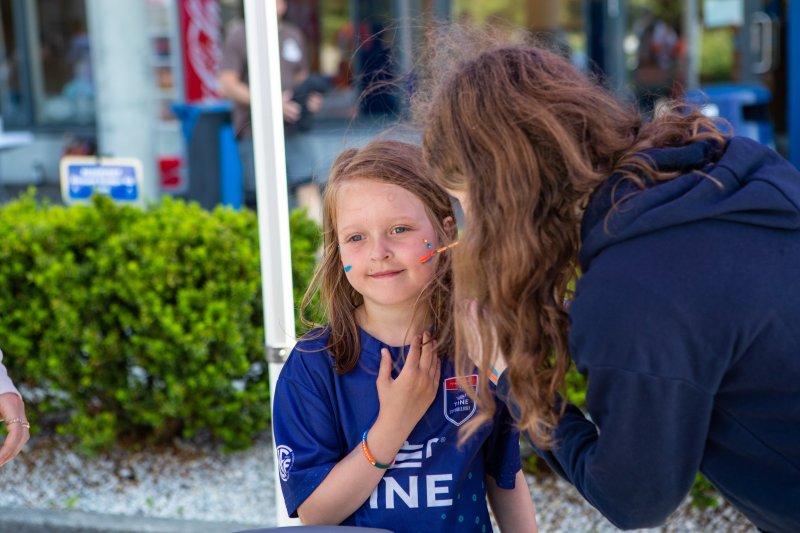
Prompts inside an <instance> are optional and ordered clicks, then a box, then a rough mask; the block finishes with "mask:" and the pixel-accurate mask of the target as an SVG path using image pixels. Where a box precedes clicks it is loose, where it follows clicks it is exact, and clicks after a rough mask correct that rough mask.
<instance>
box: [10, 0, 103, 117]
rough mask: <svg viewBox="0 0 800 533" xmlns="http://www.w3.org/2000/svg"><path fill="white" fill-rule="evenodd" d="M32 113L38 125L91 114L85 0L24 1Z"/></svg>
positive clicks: (90, 80)
mask: <svg viewBox="0 0 800 533" xmlns="http://www.w3.org/2000/svg"><path fill="white" fill-rule="evenodd" d="M25 5H26V7H28V9H29V11H28V13H27V14H26V15H27V16H28V17H29V20H30V23H29V26H28V27H30V28H33V29H34V31H33V32H31V33H30V34H29V35H28V46H29V52H30V58H31V61H30V71H31V80H30V83H31V86H32V87H31V88H32V92H33V95H34V116H35V120H36V122H37V123H38V124H59V123H62V124H63V123H67V124H87V123H91V122H93V121H94V117H95V102H94V99H95V90H94V79H93V76H92V61H91V53H90V48H91V43H90V40H89V33H88V31H87V27H86V6H85V0H36V2H26V3H25Z"/></svg>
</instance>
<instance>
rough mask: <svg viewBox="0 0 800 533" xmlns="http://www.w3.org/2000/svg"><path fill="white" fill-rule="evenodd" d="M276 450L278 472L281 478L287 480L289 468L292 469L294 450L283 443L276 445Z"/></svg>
mask: <svg viewBox="0 0 800 533" xmlns="http://www.w3.org/2000/svg"><path fill="white" fill-rule="evenodd" d="M276 451H277V453H278V473H279V474H280V476H281V479H282V480H284V481H288V479H289V470H291V469H292V465H293V464H294V451H292V449H291V448H289V447H288V446H286V445H284V444H281V445H280V446H278V447H277V448H276Z"/></svg>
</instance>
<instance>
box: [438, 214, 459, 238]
mask: <svg viewBox="0 0 800 533" xmlns="http://www.w3.org/2000/svg"><path fill="white" fill-rule="evenodd" d="M442 225H443V226H444V232H445V234H446V235H447V236H448V237H449V238H450V239H451V240H455V239H456V237H458V226H456V221H455V220H453V217H447V218H445V219H444V220H442Z"/></svg>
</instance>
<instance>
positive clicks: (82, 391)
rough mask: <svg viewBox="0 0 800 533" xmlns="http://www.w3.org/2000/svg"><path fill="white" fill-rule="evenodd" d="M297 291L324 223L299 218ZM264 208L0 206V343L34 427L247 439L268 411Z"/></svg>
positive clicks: (96, 436)
mask: <svg viewBox="0 0 800 533" xmlns="http://www.w3.org/2000/svg"><path fill="white" fill-rule="evenodd" d="M291 231H292V235H293V239H292V252H293V256H294V261H293V263H294V264H295V265H296V268H295V269H294V272H293V274H294V280H295V289H296V290H297V291H300V292H302V291H303V290H304V287H305V286H306V285H307V283H308V281H309V280H310V274H311V271H312V270H313V265H314V258H313V254H314V250H315V249H316V239H317V238H318V237H317V235H318V233H319V232H318V229H317V227H316V225H315V224H314V223H313V222H311V221H309V220H308V219H307V218H306V217H305V216H304V214H303V213H302V212H295V213H293V214H292V217H291ZM259 265H260V263H259V249H258V227H257V221H256V217H255V214H254V213H252V212H250V211H246V210H245V211H242V212H236V211H233V210H230V209H224V208H217V209H216V210H214V211H213V212H208V211H204V210H202V209H201V208H200V207H199V206H197V205H196V204H193V203H190V204H187V203H185V202H183V201H180V200H175V199H171V198H166V199H164V200H163V201H161V202H160V203H158V204H156V205H153V206H151V207H150V208H148V209H146V210H141V209H137V208H133V207H121V206H117V205H115V204H113V203H112V202H111V201H110V200H108V199H107V198H104V197H96V198H95V199H94V200H93V202H92V204H91V205H87V206H73V207H61V206H51V205H49V204H47V203H44V204H40V203H37V201H36V200H35V199H34V195H33V192H30V193H28V194H27V195H25V196H23V197H22V198H20V199H19V200H16V201H14V202H11V203H9V204H7V205H5V206H4V207H2V208H1V209H0V310H1V311H0V346H1V347H2V349H3V351H4V353H5V358H4V362H5V363H6V365H7V367H8V369H9V372H10V374H11V375H12V376H13V377H14V378H15V380H16V381H17V383H18V384H19V385H21V387H22V388H23V389H24V390H25V391H26V394H25V396H26V401H27V408H28V411H29V413H28V414H29V417H30V418H31V420H32V421H33V422H34V424H37V423H39V424H40V425H42V424H44V425H52V426H53V427H55V429H56V430H57V431H58V432H59V433H62V434H65V435H69V436H72V437H74V438H75V439H76V441H77V444H78V445H79V446H80V447H81V448H83V449H86V450H97V449H102V448H107V447H109V446H111V445H112V444H114V443H115V442H158V441H168V440H170V439H172V438H173V437H175V436H182V437H185V438H188V437H192V436H194V435H195V434H197V433H198V432H199V431H201V430H202V431H206V432H208V433H209V434H210V435H211V436H212V437H213V438H215V439H217V440H218V441H220V442H221V443H222V444H223V445H224V446H225V447H227V448H232V449H233V448H243V447H247V446H248V445H250V443H251V442H252V438H253V436H255V435H256V434H257V433H258V432H259V431H261V430H263V429H264V428H265V427H266V425H267V423H268V421H269V416H270V409H269V405H270V404H269V380H268V377H267V371H266V365H265V364H264V355H263V354H264V350H263V327H262V302H261V281H260V266H259Z"/></svg>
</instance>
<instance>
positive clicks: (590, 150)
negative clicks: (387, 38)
mask: <svg viewBox="0 0 800 533" xmlns="http://www.w3.org/2000/svg"><path fill="white" fill-rule="evenodd" d="M439 34H440V38H439V39H438V40H437V41H435V42H434V44H433V49H434V50H435V52H436V54H435V56H434V57H433V58H432V63H430V64H428V71H429V72H430V73H431V74H430V78H429V79H428V80H427V86H426V85H423V89H422V90H421V92H420V94H421V95H422V96H421V97H418V98H417V101H416V104H415V105H416V109H415V115H416V117H417V119H418V121H419V123H420V125H421V126H422V127H423V128H424V137H423V151H424V154H425V158H426V160H427V161H428V163H429V164H430V165H431V167H432V168H433V176H434V179H435V180H436V181H437V182H438V183H439V184H440V185H442V186H443V187H445V188H447V189H450V190H455V191H465V192H466V193H467V194H468V197H469V200H470V206H471V209H470V213H469V217H468V220H467V229H466V231H465V232H464V235H463V236H462V238H461V244H460V246H459V247H458V249H457V250H456V252H455V253H456V254H457V255H456V256H455V261H454V280H455V300H454V301H455V302H467V301H469V302H472V303H471V308H472V309H473V314H476V317H477V320H474V319H469V314H470V313H468V312H464V313H461V312H460V311H457V312H456V316H457V317H458V319H457V320H456V321H455V322H456V324H455V333H456V337H457V342H456V346H455V349H456V351H455V353H456V356H457V358H456V359H457V363H458V368H459V373H462V372H463V371H465V370H466V369H469V368H471V366H472V363H471V361H470V360H469V359H468V358H467V354H466V352H465V351H464V349H463V346H464V345H465V343H466V339H467V335H472V334H474V332H476V331H477V332H478V333H479V334H480V338H481V339H482V346H481V350H480V353H482V354H483V355H482V356H481V357H482V358H483V361H482V364H479V369H480V372H481V379H480V380H479V383H480V384H481V386H480V390H479V392H478V400H479V405H480V407H481V408H480V409H479V411H478V413H479V414H478V416H476V419H475V421H474V422H473V423H472V424H471V425H469V426H467V427H466V432H467V434H469V433H470V432H471V431H474V429H476V428H477V426H478V425H479V424H480V423H482V422H485V421H487V420H489V419H490V417H491V416H492V413H493V411H494V402H493V401H492V400H491V397H490V395H489V391H488V388H487V386H486V382H487V379H486V378H487V369H488V368H489V363H490V362H491V360H492V357H493V356H494V354H495V353H496V351H497V350H499V351H500V352H502V353H503V354H504V355H505V358H506V360H507V362H508V375H509V378H510V384H511V393H512V397H513V398H514V400H515V401H516V403H517V405H518V406H519V417H518V418H519V420H518V421H519V425H520V427H521V428H522V429H524V430H527V431H528V432H529V434H530V435H531V436H532V438H533V439H534V440H535V441H536V442H537V443H538V444H539V445H541V446H543V447H549V446H551V445H552V444H553V443H552V434H553V429H554V427H555V424H556V423H557V421H558V418H559V417H560V415H561V413H560V412H559V410H558V409H557V408H556V405H555V399H556V392H559V391H561V392H563V388H564V379H565V374H566V372H567V370H568V368H569V365H570V355H569V348H568V344H567V331H568V325H569V321H568V315H567V311H566V308H565V304H564V300H565V297H567V296H568V294H567V293H568V287H569V286H570V282H572V281H574V279H575V278H576V276H577V271H578V260H577V256H578V249H579V246H580V224H581V220H582V216H583V211H584V209H585V207H586V205H587V202H588V200H589V197H590V195H591V193H592V192H593V191H594V190H595V189H596V188H597V187H598V186H599V185H601V184H603V183H604V182H605V181H607V180H608V178H609V176H611V175H612V174H614V173H617V172H619V173H621V174H622V175H623V179H626V180H630V181H632V182H634V183H635V184H637V185H638V187H639V189H641V188H643V187H644V186H645V183H644V181H645V180H653V181H660V180H666V179H671V178H673V177H675V176H676V175H678V174H679V173H677V172H675V173H664V172H659V171H657V170H656V169H655V168H653V166H652V162H651V161H650V160H649V159H648V158H646V157H643V156H642V155H640V152H641V151H642V150H645V149H648V148H652V147H668V146H682V145H685V144H687V143H690V142H692V141H695V140H698V139H703V138H713V139H716V140H718V141H719V146H720V147H722V146H723V145H724V137H725V136H724V135H723V134H722V133H720V130H719V129H718V127H717V125H716V124H715V123H714V121H712V120H711V119H708V118H706V117H704V116H703V115H702V114H701V113H699V112H697V111H696V110H693V109H690V108H687V107H686V106H680V105H674V106H673V107H671V108H668V109H666V110H665V111H663V113H661V114H660V115H659V116H658V117H657V119H656V120H655V121H654V122H652V123H650V124H644V123H643V121H642V118H641V116H640V114H639V113H638V112H637V111H636V109H635V108H634V107H633V105H632V104H631V105H628V104H624V103H621V102H620V101H619V100H618V99H617V98H615V97H614V96H613V95H612V94H611V93H610V92H609V91H607V90H606V89H604V88H603V87H601V86H600V85H599V84H598V83H596V81H595V80H592V79H590V78H589V77H587V76H586V75H584V74H583V73H582V72H580V71H579V70H577V69H576V68H575V67H573V66H572V64H571V63H570V62H569V61H568V60H567V59H565V58H564V57H561V56H560V55H558V54H556V53H553V52H550V51H548V50H545V49H542V48H537V47H534V46H527V45H508V44H505V45H500V46H496V45H495V46H492V45H486V44H485V43H483V44H481V43H480V42H479V40H478V41H476V40H475V36H474V35H471V36H469V38H468V39H466V40H465V39H464V38H463V35H464V32H462V31H460V30H459V29H458V28H456V29H455V30H453V29H452V28H451V29H450V30H447V29H445V30H444V31H441V32H439ZM465 54H467V56H466V57H465ZM687 170H688V169H683V171H682V172H685V171H687ZM563 407H564V406H563V405H562V406H561V409H562V410H563Z"/></svg>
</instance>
